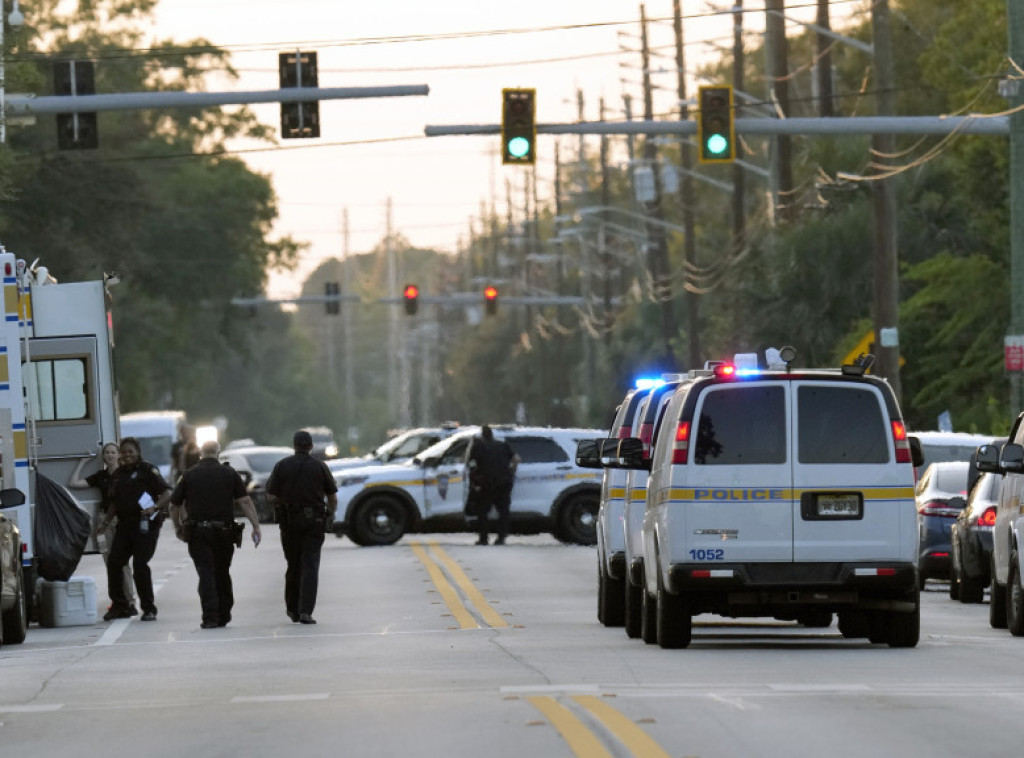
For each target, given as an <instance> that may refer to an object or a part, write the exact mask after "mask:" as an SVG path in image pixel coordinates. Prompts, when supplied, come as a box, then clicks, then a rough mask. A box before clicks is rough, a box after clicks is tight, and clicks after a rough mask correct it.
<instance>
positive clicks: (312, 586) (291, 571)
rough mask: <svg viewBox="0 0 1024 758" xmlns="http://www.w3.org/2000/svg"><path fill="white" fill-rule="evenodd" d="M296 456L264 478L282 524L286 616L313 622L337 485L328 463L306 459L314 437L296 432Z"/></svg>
mask: <svg viewBox="0 0 1024 758" xmlns="http://www.w3.org/2000/svg"><path fill="white" fill-rule="evenodd" d="M292 445H293V447H294V448H295V455H289V456H288V457H287V458H283V459H281V460H280V461H278V462H277V463H276V464H275V465H274V469H273V471H271V472H270V479H268V480H267V497H268V499H269V501H270V504H271V505H272V506H273V507H274V515H275V517H276V519H277V522H278V523H279V524H280V525H281V546H282V547H283V548H284V558H285V561H286V562H287V563H288V568H287V569H286V571H285V575H284V605H285V610H286V611H287V613H288V618H290V619H291V620H292V621H296V622H299V623H301V624H315V623H316V619H314V618H313V608H314V606H315V605H316V590H317V582H318V577H319V574H320V549H321V548H322V547H323V544H324V533H325V532H327V531H328V530H330V529H331V526H332V524H333V523H334V512H335V510H336V509H337V507H338V496H337V494H336V493H337V492H338V485H337V484H335V483H334V477H333V476H332V475H331V470H330V469H329V468H327V464H326V463H324V462H323V461H321V460H318V459H316V458H314V457H313V456H312V455H310V451H311V450H312V449H313V437H312V435H310V433H309V432H307V431H305V430H299V431H297V432H295V436H294V438H293V440H292Z"/></svg>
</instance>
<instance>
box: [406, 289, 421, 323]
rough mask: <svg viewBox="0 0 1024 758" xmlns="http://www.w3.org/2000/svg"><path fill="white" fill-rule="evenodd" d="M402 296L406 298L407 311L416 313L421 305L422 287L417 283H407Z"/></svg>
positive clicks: (411, 313) (412, 313)
mask: <svg viewBox="0 0 1024 758" xmlns="http://www.w3.org/2000/svg"><path fill="white" fill-rule="evenodd" d="M402 297H403V298H404V299H405V312H406V313H408V314H409V315H410V316H412V315H414V314H415V313H416V311H417V309H419V307H420V300H419V298H420V288H419V287H417V286H416V285H415V284H407V285H405V289H404V290H402Z"/></svg>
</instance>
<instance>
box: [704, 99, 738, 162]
mask: <svg viewBox="0 0 1024 758" xmlns="http://www.w3.org/2000/svg"><path fill="white" fill-rule="evenodd" d="M698 92H699V95H698V105H699V107H700V112H699V113H698V115H697V141H698V143H699V145H700V150H699V151H698V152H697V159H698V160H699V161H700V162H701V163H731V162H732V161H734V160H736V128H735V125H734V124H733V107H732V87H731V86H729V85H728V84H719V85H715V86H712V87H701V88H700V89H699V90H698Z"/></svg>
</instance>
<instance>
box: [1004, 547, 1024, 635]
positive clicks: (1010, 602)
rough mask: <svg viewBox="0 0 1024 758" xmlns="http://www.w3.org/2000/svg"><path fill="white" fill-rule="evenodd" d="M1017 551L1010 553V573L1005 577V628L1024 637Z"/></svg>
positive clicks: (1023, 600)
mask: <svg viewBox="0 0 1024 758" xmlns="http://www.w3.org/2000/svg"><path fill="white" fill-rule="evenodd" d="M1017 557H1018V556H1017V551H1016V550H1014V551H1013V552H1012V553H1010V573H1009V575H1008V576H1007V578H1006V628H1007V629H1009V630H1010V634H1012V635H1013V636H1014V637H1024V587H1021V583H1020V569H1019V568H1018V563H1017Z"/></svg>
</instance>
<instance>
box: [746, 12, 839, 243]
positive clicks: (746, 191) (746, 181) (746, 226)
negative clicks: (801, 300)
mask: <svg viewBox="0 0 1024 758" xmlns="http://www.w3.org/2000/svg"><path fill="white" fill-rule="evenodd" d="M826 2H827V0H826ZM733 11H734V12H733V17H732V87H733V90H735V91H736V92H745V91H746V87H745V86H744V81H745V78H746V77H745V74H744V71H743V66H744V65H745V58H744V50H743V0H734V2H733ZM736 102H737V105H736V118H739V117H740V116H741V115H742V111H741V110H740V106H739V105H738V103H739V101H738V100H737V101H736ZM744 154H745V153H744V151H743V140H742V139H739V140H737V141H736V157H737V158H742V157H743V156H744ZM746 182H747V170H746V169H745V168H744V167H743V166H741V165H740V164H739V162H733V164H732V249H733V251H734V252H735V253H739V252H740V251H741V250H743V247H744V246H745V245H746V244H747V209H746V192H747V185H746Z"/></svg>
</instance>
